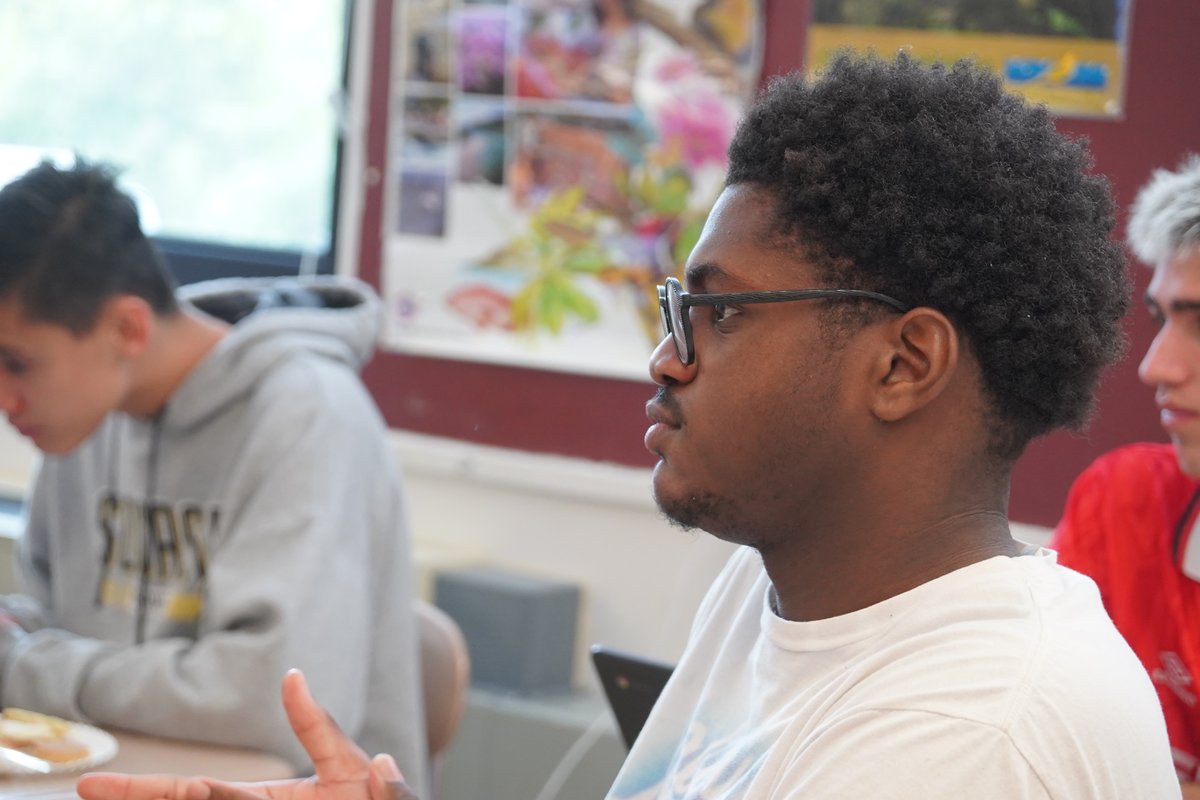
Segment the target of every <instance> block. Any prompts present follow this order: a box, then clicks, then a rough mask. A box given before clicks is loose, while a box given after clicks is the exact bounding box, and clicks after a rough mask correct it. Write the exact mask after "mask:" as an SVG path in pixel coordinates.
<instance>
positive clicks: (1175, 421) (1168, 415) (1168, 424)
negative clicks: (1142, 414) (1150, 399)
mask: <svg viewBox="0 0 1200 800" xmlns="http://www.w3.org/2000/svg"><path fill="white" fill-rule="evenodd" d="M1197 419H1200V414H1197V413H1196V412H1195V411H1190V410H1188V409H1185V408H1179V407H1177V406H1160V407H1159V410H1158V421H1159V422H1160V423H1161V424H1162V426H1163V427H1164V428H1166V429H1167V430H1174V429H1175V428H1179V427H1181V426H1183V425H1187V424H1188V423H1190V422H1194V421H1196V420H1197Z"/></svg>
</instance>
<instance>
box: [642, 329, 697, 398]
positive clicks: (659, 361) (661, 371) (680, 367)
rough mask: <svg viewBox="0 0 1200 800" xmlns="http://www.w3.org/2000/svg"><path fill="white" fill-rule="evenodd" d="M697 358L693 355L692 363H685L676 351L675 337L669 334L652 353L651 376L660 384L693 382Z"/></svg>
mask: <svg viewBox="0 0 1200 800" xmlns="http://www.w3.org/2000/svg"><path fill="white" fill-rule="evenodd" d="M697 360H698V359H696V358H695V357H693V358H692V363H691V364H686V365H685V364H684V363H683V362H682V361H681V360H680V359H679V353H677V352H676V351H675V339H674V338H672V337H671V335H670V334H667V335H666V336H664V337H663V338H662V341H660V342H659V343H658V347H656V348H654V352H653V353H651V354H650V378H651V379H652V380H653V381H654V382H655V383H657V384H658V385H659V386H668V385H671V384H677V383H691V382H692V380H693V379H694V378H695V377H696V362H697Z"/></svg>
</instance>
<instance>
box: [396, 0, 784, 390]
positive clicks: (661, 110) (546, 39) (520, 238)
mask: <svg viewBox="0 0 1200 800" xmlns="http://www.w3.org/2000/svg"><path fill="white" fill-rule="evenodd" d="M760 6H761V0H507V1H506V0H405V2H402V3H401V2H398V3H397V4H396V9H397V13H396V31H395V36H394V50H393V65H394V66H393V70H394V74H393V79H392V112H391V122H390V126H389V129H390V131H391V134H390V140H391V152H390V156H389V158H390V161H389V168H388V194H387V198H388V199H387V200H386V205H385V214H386V215H387V216H386V219H387V226H386V233H385V239H386V241H385V242H384V275H383V287H382V289H383V294H384V300H385V304H386V307H387V309H388V318H387V324H386V328H385V336H384V346H385V347H387V348H390V349H393V350H396V351H402V352H411V353H418V354H423V355H431V356H437V357H444V358H456V359H467V360H473V361H485V362H495V363H505V364H516V365H520V366H531V367H536V368H544V369H552V370H561V371H567V372H578V373H585V374H593V375H601V376H606V377H617V378H630V379H645V378H646V359H647V356H648V355H649V353H650V351H651V350H652V349H653V347H654V345H655V344H656V343H657V342H658V341H659V340H660V339H661V329H660V328H661V323H660V322H659V313H658V299H657V292H656V289H655V287H656V286H657V285H658V284H660V283H662V281H663V279H664V278H665V277H667V276H669V275H678V274H680V273H681V271H682V266H683V263H684V261H685V260H686V258H687V256H688V254H689V252H690V251H691V248H692V246H693V245H694V244H695V242H696V239H697V237H698V235H699V231H700V228H701V226H702V225H703V222H704V219H705V217H706V216H707V214H708V210H709V209H710V208H711V206H712V203H713V201H714V200H715V199H716V197H717V195H718V194H719V192H720V188H721V184H722V180H723V177H724V172H725V167H726V149H727V147H728V144H729V141H730V139H731V138H732V135H733V132H734V129H735V126H736V123H737V120H738V118H739V117H740V116H741V113H742V111H743V110H744V108H745V107H746V104H747V103H748V102H749V100H750V99H751V98H752V97H753V94H754V91H755V89H756V87H757V82H758V76H759V71H760V68H761V32H760V25H761V7H760Z"/></svg>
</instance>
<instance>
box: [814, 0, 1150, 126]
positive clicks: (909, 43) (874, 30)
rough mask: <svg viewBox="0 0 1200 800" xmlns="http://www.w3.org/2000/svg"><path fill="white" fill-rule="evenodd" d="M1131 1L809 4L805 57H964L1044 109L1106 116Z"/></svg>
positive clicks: (1112, 112) (1117, 101)
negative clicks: (846, 53)
mask: <svg viewBox="0 0 1200 800" xmlns="http://www.w3.org/2000/svg"><path fill="white" fill-rule="evenodd" d="M1131 2H1132V0H812V24H811V25H809V28H808V46H807V59H808V68H809V70H811V71H819V70H820V68H821V67H822V65H824V64H826V63H828V61H829V59H830V58H831V57H832V55H833V54H834V53H835V52H836V51H838V50H840V49H846V48H849V49H853V50H859V51H867V50H873V51H875V52H876V53H879V54H880V55H887V54H890V53H895V52H897V51H899V50H908V51H910V52H911V53H912V54H913V55H914V56H916V57H917V58H920V59H921V60H923V61H940V62H944V63H952V62H954V61H957V60H958V59H960V58H971V59H974V60H975V61H977V62H978V63H980V64H983V65H984V66H987V67H988V68H990V69H992V70H994V71H995V72H996V73H997V74H999V75H1000V76H1002V77H1003V79H1004V82H1005V84H1006V85H1007V87H1008V88H1009V89H1010V90H1013V91H1016V92H1019V93H1020V94H1023V95H1024V96H1025V97H1027V98H1028V99H1029V100H1032V101H1034V102H1037V103H1043V104H1045V105H1046V107H1047V108H1048V109H1049V110H1050V111H1051V112H1052V113H1054V114H1057V115H1060V116H1072V117H1115V116H1119V115H1120V113H1121V103H1122V100H1123V97H1124V83H1125V81H1124V73H1125V41H1126V36H1125V29H1126V26H1127V25H1128V17H1129V5H1130V3H1131Z"/></svg>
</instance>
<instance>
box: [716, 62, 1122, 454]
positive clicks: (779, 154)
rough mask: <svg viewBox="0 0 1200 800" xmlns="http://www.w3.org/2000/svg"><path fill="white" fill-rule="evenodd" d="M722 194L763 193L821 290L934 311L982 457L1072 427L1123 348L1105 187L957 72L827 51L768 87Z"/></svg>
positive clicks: (1027, 114)
mask: <svg viewBox="0 0 1200 800" xmlns="http://www.w3.org/2000/svg"><path fill="white" fill-rule="evenodd" d="M729 155H730V167H729V173H728V178H727V183H728V184H729V185H735V184H753V185H755V186H758V187H762V188H764V189H766V190H767V191H769V192H770V193H771V194H772V196H773V197H774V199H775V200H776V209H775V213H776V219H775V220H774V225H775V227H776V228H777V229H778V230H779V231H780V234H781V246H786V247H793V248H800V255H801V256H802V257H804V258H806V259H808V260H810V261H811V262H812V263H813V264H814V265H815V266H816V268H817V270H818V273H819V276H820V279H821V280H823V281H828V283H829V284H831V285H834V284H836V285H843V286H848V287H851V288H862V289H871V290H874V291H877V292H883V293H884V294H888V295H891V296H893V297H896V298H899V299H900V300H902V301H903V302H905V303H908V304H910V305H913V306H919V305H923V306H929V307H932V308H935V309H938V310H939V311H941V312H942V313H944V314H946V316H947V317H948V318H949V319H950V320H951V321H952V322H953V323H954V325H955V326H956V328H957V329H958V330H959V332H960V334H961V335H962V336H963V337H964V339H965V341H966V344H967V346H968V347H969V349H970V351H971V352H972V353H973V354H974V356H975V358H976V360H977V361H978V363H979V368H980V370H981V372H982V376H983V377H982V380H983V391H984V395H985V400H986V401H987V403H988V406H989V411H990V413H989V417H990V419H989V420H988V422H989V424H990V425H991V430H992V438H991V442H990V447H989V452H990V453H991V454H992V455H994V456H997V457H1000V458H1003V459H1014V458H1016V456H1017V455H1019V454H1020V452H1021V451H1022V450H1023V449H1024V447H1025V445H1026V444H1028V442H1029V440H1030V439H1032V438H1033V437H1035V436H1038V435H1040V434H1043V433H1046V432H1048V431H1050V430H1053V429H1055V428H1058V427H1070V428H1074V429H1079V428H1080V427H1082V426H1083V425H1084V423H1086V421H1087V419H1088V417H1089V415H1090V412H1091V409H1092V405H1093V402H1094V395H1095V392H1096V388H1097V385H1098V383H1099V379H1100V374H1101V372H1102V371H1103V369H1104V368H1105V367H1107V366H1108V365H1110V364H1112V363H1114V362H1115V361H1116V360H1117V359H1118V358H1119V357H1120V356H1121V354H1122V353H1123V352H1124V344H1125V342H1124V337H1123V334H1122V332H1121V325H1120V323H1121V318H1122V317H1123V316H1124V314H1125V312H1126V310H1127V308H1128V305H1129V285H1128V280H1127V277H1126V271H1125V262H1124V257H1123V254H1122V251H1121V249H1120V247H1119V246H1118V245H1117V244H1115V243H1114V242H1113V241H1112V240H1111V238H1110V233H1111V231H1112V229H1113V224H1114V221H1113V204H1112V199H1111V196H1110V194H1109V190H1108V183H1107V181H1106V180H1105V179H1104V178H1102V177H1100V176H1096V175H1089V174H1088V170H1089V168H1090V166H1091V162H1090V159H1089V156H1088V154H1087V151H1086V149H1085V147H1084V144H1083V143H1082V142H1079V141H1072V140H1070V139H1068V138H1066V137H1064V136H1063V135H1061V134H1059V133H1058V132H1057V131H1056V130H1055V128H1054V125H1053V123H1052V121H1051V119H1050V116H1049V114H1048V113H1047V112H1046V110H1045V109H1044V108H1042V107H1040V106H1034V105H1030V104H1029V103H1027V102H1025V101H1024V100H1022V99H1021V98H1019V97H1017V96H1015V95H1012V94H1009V93H1006V92H1005V91H1004V88H1003V86H1002V85H1001V83H1000V81H999V79H998V78H997V77H995V76H994V75H993V74H992V73H990V72H988V71H986V70H984V69H982V68H980V67H976V66H974V65H972V64H970V63H967V62H959V63H956V64H954V65H953V66H951V67H945V66H941V65H933V66H928V65H921V64H919V63H918V62H917V61H916V60H914V59H912V58H911V57H909V56H907V55H906V54H903V53H901V54H900V55H899V56H898V57H896V59H895V60H892V61H885V60H883V59H880V58H878V57H876V56H852V55H849V54H844V53H843V54H840V55H839V56H838V57H836V58H835V59H834V60H833V61H832V62H831V63H830V64H829V66H828V67H827V68H826V69H824V70H823V71H822V72H821V73H820V74H819V76H818V77H817V78H816V79H813V80H808V79H806V78H805V77H803V76H801V75H798V74H797V75H791V76H785V77H780V78H777V79H775V80H773V81H772V82H771V83H770V85H769V86H768V88H767V90H766V91H765V92H764V95H763V96H762V97H761V98H760V100H759V102H758V103H757V104H756V105H755V106H754V107H753V108H752V109H751V110H750V111H749V113H748V114H747V116H746V117H745V118H744V119H743V121H742V122H741V124H740V127H739V128H738V131H737V134H736V136H735V138H734V141H733V143H732V144H731V145H730V150H729Z"/></svg>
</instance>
